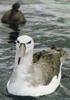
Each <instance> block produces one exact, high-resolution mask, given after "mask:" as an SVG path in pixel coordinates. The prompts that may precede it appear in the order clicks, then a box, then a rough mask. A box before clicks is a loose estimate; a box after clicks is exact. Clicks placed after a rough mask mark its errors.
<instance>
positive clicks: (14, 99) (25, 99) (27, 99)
mask: <svg viewBox="0 0 70 100" xmlns="http://www.w3.org/2000/svg"><path fill="white" fill-rule="evenodd" d="M9 97H10V98H12V100H37V99H36V98H34V97H30V96H9Z"/></svg>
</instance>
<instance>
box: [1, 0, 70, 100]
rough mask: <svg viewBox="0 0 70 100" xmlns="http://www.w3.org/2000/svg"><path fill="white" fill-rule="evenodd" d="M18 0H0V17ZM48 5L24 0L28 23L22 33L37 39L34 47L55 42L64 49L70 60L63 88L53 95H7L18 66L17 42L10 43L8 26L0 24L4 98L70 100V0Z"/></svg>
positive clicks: (50, 1)
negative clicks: (15, 61) (11, 78)
mask: <svg viewBox="0 0 70 100" xmlns="http://www.w3.org/2000/svg"><path fill="white" fill-rule="evenodd" d="M15 1H17V0H0V18H1V16H2V15H3V13H4V12H5V11H6V10H8V9H10V8H11V5H12V4H13V3H14V2H15ZM46 1H47V4H44V3H40V2H39V1H37V0H20V2H21V3H22V5H21V8H20V10H21V11H22V12H23V13H24V15H25V17H26V20H27V23H26V24H25V25H24V26H21V27H20V30H21V31H20V34H19V35H23V34H27V35H30V36H32V37H33V39H34V41H35V48H34V50H36V51H39V50H41V49H47V47H49V46H50V45H52V44H55V45H56V46H57V47H60V48H64V49H65V50H66V51H67V53H68V56H67V59H66V61H65V63H64V64H63V66H62V74H65V75H66V76H68V77H64V78H63V79H62V80H61V83H62V85H63V87H59V88H58V89H57V90H56V91H55V92H54V93H53V94H51V95H48V96H42V97H38V98H31V97H12V96H8V95H6V94H7V92H6V84H7V81H8V80H9V77H10V75H11V72H12V69H11V66H14V59H15V51H16V48H15V43H9V42H8V41H9V36H10V32H11V31H12V30H11V29H9V28H8V27H6V26H4V25H2V23H0V100H70V1H69V0H59V1H58V0H46Z"/></svg>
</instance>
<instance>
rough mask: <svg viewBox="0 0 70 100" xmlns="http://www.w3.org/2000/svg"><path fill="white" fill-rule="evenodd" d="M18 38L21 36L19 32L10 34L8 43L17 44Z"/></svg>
mask: <svg viewBox="0 0 70 100" xmlns="http://www.w3.org/2000/svg"><path fill="white" fill-rule="evenodd" d="M18 36H19V31H14V32H10V33H9V41H8V43H12V42H15V41H16V39H17V37H18Z"/></svg>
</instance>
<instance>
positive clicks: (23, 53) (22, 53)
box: [19, 43, 26, 56]
mask: <svg viewBox="0 0 70 100" xmlns="http://www.w3.org/2000/svg"><path fill="white" fill-rule="evenodd" d="M19 48H20V54H21V56H24V55H25V51H26V45H25V44H24V43H21V44H20V46H19Z"/></svg>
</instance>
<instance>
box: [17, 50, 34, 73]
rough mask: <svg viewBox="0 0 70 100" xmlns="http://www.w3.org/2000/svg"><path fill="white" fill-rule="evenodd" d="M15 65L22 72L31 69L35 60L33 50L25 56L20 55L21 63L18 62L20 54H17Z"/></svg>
mask: <svg viewBox="0 0 70 100" xmlns="http://www.w3.org/2000/svg"><path fill="white" fill-rule="evenodd" d="M15 59H16V60H15V66H16V69H18V70H19V71H20V72H22V73H27V72H28V71H29V70H30V69H31V67H32V66H31V65H32V61H33V51H30V52H29V53H27V54H25V55H24V56H23V57H20V63H19V64H18V59H19V55H18V54H16V58H15Z"/></svg>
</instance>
